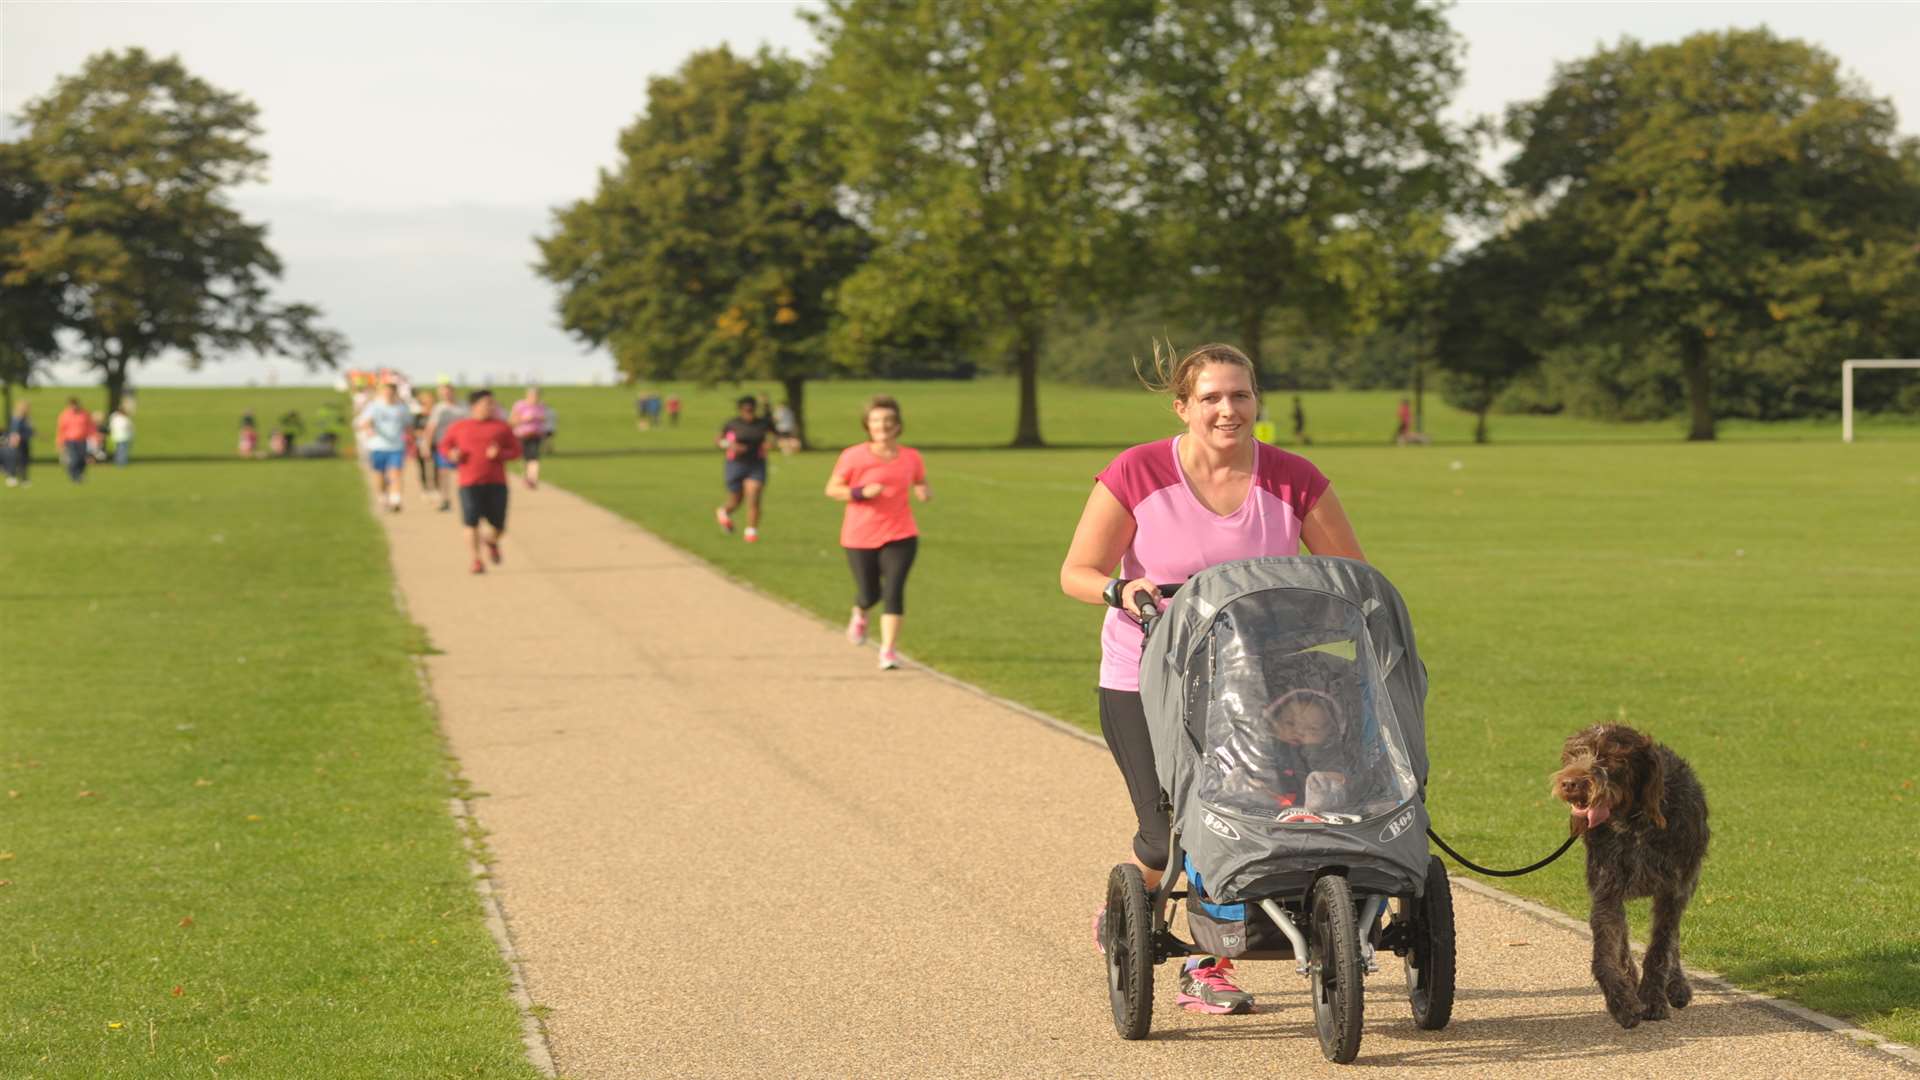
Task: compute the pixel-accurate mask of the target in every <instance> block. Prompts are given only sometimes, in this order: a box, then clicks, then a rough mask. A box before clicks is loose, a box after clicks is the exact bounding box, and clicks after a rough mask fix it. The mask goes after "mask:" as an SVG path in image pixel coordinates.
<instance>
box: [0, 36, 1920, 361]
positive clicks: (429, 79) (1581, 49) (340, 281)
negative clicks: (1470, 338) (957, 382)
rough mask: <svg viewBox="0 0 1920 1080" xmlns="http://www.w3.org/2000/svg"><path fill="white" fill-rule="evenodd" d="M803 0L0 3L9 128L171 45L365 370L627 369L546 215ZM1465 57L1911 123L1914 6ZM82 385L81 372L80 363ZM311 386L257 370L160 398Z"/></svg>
mask: <svg viewBox="0 0 1920 1080" xmlns="http://www.w3.org/2000/svg"><path fill="white" fill-rule="evenodd" d="M805 6H807V5H803V4H796V3H771V2H769V3H717V2H710V3H635V4H435V5H398V4H345V3H340V4H276V3H257V4H212V3H206V4H175V3H139V4H76V3H69V2H59V3H35V2H22V0H0V114H5V116H6V117H7V119H6V120H5V121H0V123H4V125H5V127H4V130H5V132H6V134H7V135H9V136H11V135H13V134H15V133H16V130H15V128H14V127H13V125H12V123H11V120H12V117H13V114H15V113H16V112H17V111H18V109H19V107H20V106H21V104H22V103H23V102H25V101H27V100H29V99H31V98H34V97H37V96H39V95H41V94H44V93H46V92H47V91H48V90H49V89H51V87H52V85H53V82H54V80H55V79H57V78H58V77H60V76H62V75H67V74H71V73H74V72H76V71H78V70H79V68H80V66H81V64H82V63H83V61H84V60H85V59H86V57H87V56H89V55H91V54H93V53H95V52H99V51H101V50H104V49H119V48H126V47H130V46H140V47H143V48H145V49H147V50H148V51H150V52H154V53H159V54H178V55H179V56H180V58H181V59H182V61H184V62H185V64H186V66H187V68H188V70H189V71H191V72H193V73H194V74H195V75H197V76H199V77H201V78H203V79H205V80H207V81H209V82H211V83H213V84H214V85H216V86H219V87H221V88H222V89H226V90H231V91H235V92H238V93H240V94H243V95H245V96H246V97H247V98H249V99H251V100H252V101H253V102H254V103H255V104H256V105H258V106H259V107H260V123H261V125H262V127H263V128H264V129H265V135H264V137H263V138H262V141H261V146H262V148H263V149H264V150H266V152H267V153H268V154H269V155H270V158H271V165H270V170H271V171H270V175H269V177H268V180H267V181H266V182H265V183H264V184H260V185H254V186H251V187H248V188H246V189H244V190H243V191H241V192H239V193H238V195H237V202H238V203H239V205H240V207H241V209H242V211H243V212H244V213H245V214H246V215H247V216H248V217H250V218H252V219H255V220H259V221H264V222H266V223H267V225H268V226H269V229H270V235H269V239H270V242H271V243H272V245H273V247H274V249H275V250H276V251H277V252H278V253H279V254H280V256H281V258H282V259H283V261H284V262H285V263H286V267H287V275H286V278H285V280H284V282H283V283H282V286H281V289H280V295H281V296H282V297H283V298H285V299H298V300H304V301H308V302H311V303H314V304H317V305H319V306H320V307H321V308H322V309H323V310H324V311H325V312H326V313H327V316H328V320H329V321H330V323H331V324H332V325H334V326H336V327H337V328H339V329H341V330H343V331H344V332H345V333H346V334H347V335H348V337H349V338H350V339H351V340H352V342H353V350H354V351H353V361H352V362H353V363H355V364H357V365H365V366H380V365H387V366H392V367H396V368H400V369H402V370H405V371H407V372H409V373H412V374H413V375H414V376H415V377H416V378H424V377H428V376H431V375H432V374H435V373H441V372H444V373H448V374H452V375H455V376H457V377H462V380H463V381H466V380H469V379H478V378H480V377H482V376H483V375H490V376H492V377H493V378H495V379H496V380H499V381H511V380H517V379H519V378H522V377H525V376H526V375H528V374H533V375H534V376H536V377H537V378H539V379H540V380H542V381H546V382H552V383H565V382H584V381H588V380H592V379H597V378H606V377H609V376H610V375H611V374H612V361H611V359H610V358H609V357H608V356H607V355H606V354H605V353H604V352H588V351H586V350H584V349H583V348H582V347H581V346H580V345H578V344H577V343H575V342H574V341H572V340H571V339H570V338H568V337H567V336H566V335H565V334H563V333H562V332H561V331H560V330H559V329H558V327H557V326H556V323H555V318H554V313H553V307H554V291H553V289H552V287H551V286H550V285H548V284H547V283H546V282H545V281H544V280H542V279H540V278H538V277H537V276H536V275H535V274H534V273H533V271H532V269H531V264H532V261H533V259H534V257H535V249H534V247H533V242H532V237H533V236H534V235H535V234H537V233H542V232H545V231H546V230H547V228H548V215H549V212H550V210H551V209H552V208H553V207H556V206H559V205H563V204H565V203H568V202H571V201H573V200H575V199H578V198H581V197H583V196H585V195H588V194H590V193H591V192H592V190H593V188H594V184H595V182H596V179H597V176H598V170H600V169H602V168H606V167H610V166H612V165H613V164H614V163H615V158H616V152H615V146H614V142H615V138H616V137H617V135H618V133H619V131H620V129H621V128H623V127H625V126H626V125H627V124H629V123H631V122H632V120H633V119H634V117H635V116H636V115H637V114H638V113H639V111H640V110H641V109H642V108H644V107H645V104H646V85H647V79H648V78H649V77H650V76H653V75H657V74H664V73H668V72H671V71H672V70H673V69H674V68H676V67H678V66H679V64H680V62H681V61H682V60H683V59H684V58H685V57H686V56H687V54H688V53H690V52H693V51H694V50H697V49H702V48H710V47H714V46H718V45H720V44H722V43H725V44H728V45H731V46H732V47H734V48H735V49H736V50H737V51H743V52H751V51H753V50H754V49H756V48H758V47H759V46H760V45H761V44H763V43H764V44H768V45H771V46H773V47H774V48H776V49H779V50H783V51H786V52H789V53H794V54H802V55H804V54H807V53H810V52H811V51H812V50H813V42H812V37H811V35H810V33H809V31H808V29H807V27H806V24H805V23H803V22H802V21H801V20H800V19H799V17H798V15H797V12H798V11H799V10H800V9H801V8H802V7H805ZM1451 20H1452V22H1453V24H1454V26H1455V27H1456V28H1457V29H1458V30H1459V31H1460V33H1461V34H1462V36H1463V37H1464V38H1465V40H1466V43H1467V60H1466V80H1465V85H1464V86H1463V88H1462V90H1461V95H1460V100H1459V102H1458V105H1457V111H1458V112H1459V113H1460V114H1462V115H1471V114H1482V113H1497V112H1499V111H1501V110H1502V109H1504V108H1505V107H1506V106H1507V105H1508V104H1510V103H1512V102H1515V101H1520V100H1525V99H1528V98H1532V97H1537V96H1538V95H1539V94H1540V93H1541V92H1543V91H1544V89H1545V88H1546V84H1547V80H1548V78H1549V76H1550V75H1551V74H1552V71H1553V66H1554V64H1556V63H1560V62H1565V61H1568V60H1573V59H1578V58H1580V57H1582V56H1585V55H1587V54H1589V53H1591V52H1592V51H1593V50H1594V48H1595V47H1596V46H1597V45H1600V44H1603V43H1607V44H1610V43H1612V42H1615V41H1617V40H1618V39H1619V38H1620V37H1622V36H1632V37H1635V38H1638V39H1640V40H1642V41H1646V42H1665V41H1673V40H1677V39H1679V38H1681V37H1684V36H1686V35H1687V34H1689V33H1693V32H1695V31H1698V30H1706V29H1724V28H1727V27H1732V26H1738V27H1751V26H1756V25H1761V24H1764V25H1767V26H1769V27H1771V28H1772V29H1773V30H1774V31H1775V32H1777V33H1779V34H1782V35H1785V36H1790V37H1797V38H1802V39H1805V40H1808V41H1811V42H1814V43H1816V44H1818V45H1820V46H1822V47H1824V48H1825V49H1826V50H1827V51H1829V52H1831V53H1833V54H1834V55H1836V56H1838V57H1839V58H1840V60H1841V62H1842V63H1843V64H1844V65H1845V66H1846V68H1847V69H1848V70H1849V71H1850V72H1851V73H1852V74H1854V75H1856V76H1858V77H1860V78H1861V79H1863V80H1864V81H1865V82H1866V84H1867V85H1868V86H1869V88H1871V90H1872V91H1873V92H1874V93H1875V94H1878V95H1881V96H1883V97H1887V98H1891V99H1892V101H1893V103H1894V106H1895V108H1896V109H1897V110H1898V111H1899V115H1900V127H1901V130H1902V131H1905V132H1908V133H1913V132H1915V131H1920V65H1916V64H1915V63H1914V62H1913V55H1914V45H1915V43H1916V42H1920V5H1915V4H1901V3H1844V2H1821V3H1774V4H1768V3H1757V2H1751V0H1748V2H1741V3H1724V4H1718V3H1493V2H1479V3H1474V2H1467V3H1461V4H1459V5H1458V6H1456V7H1455V8H1454V9H1453V11H1452V14H1451ZM64 373H66V374H73V373H74V372H73V370H72V369H67V371H66V372H64ZM269 378H277V379H278V380H280V381H282V382H299V381H309V380H311V379H312V378H313V377H312V376H309V375H307V374H306V373H304V372H303V371H302V370H301V369H300V368H299V367H298V366H296V365H291V364H287V363H284V362H280V363H272V362H267V361H261V360H256V359H254V358H251V357H235V358H232V359H229V360H225V361H221V362H219V363H217V364H212V365H209V366H208V367H207V368H206V369H205V370H203V371H202V372H199V373H190V372H187V371H186V370H185V369H184V368H182V367H181V366H179V365H177V364H173V363H170V362H165V361H162V362H157V363H155V364H153V365H150V366H149V367H148V368H146V369H145V370H144V371H142V372H141V373H139V374H137V375H136V381H138V382H141V383H145V384H148V385H163V384H177V383H195V384H203V385H213V384H230V383H243V382H247V381H251V380H262V381H264V380H266V379H269Z"/></svg>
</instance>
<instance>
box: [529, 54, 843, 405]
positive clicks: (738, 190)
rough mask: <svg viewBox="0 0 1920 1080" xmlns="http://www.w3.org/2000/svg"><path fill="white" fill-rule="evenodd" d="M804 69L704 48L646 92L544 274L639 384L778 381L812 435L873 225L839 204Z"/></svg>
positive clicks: (568, 212)
mask: <svg viewBox="0 0 1920 1080" xmlns="http://www.w3.org/2000/svg"><path fill="white" fill-rule="evenodd" d="M805 83H806V69H805V67H804V66H803V65H801V64H800V63H798V62H797V61H794V60H790V59H786V58H784V57H780V56H777V55H774V54H772V53H770V52H768V51H765V50H762V51H761V52H760V53H759V54H757V55H755V56H753V57H748V58H742V57H736V56H734V55H733V53H731V52H730V51H728V50H727V49H724V48H721V49H715V50H712V51H708V52H700V53H695V54H694V55H693V56H691V57H689V58H688V59H687V61H686V62H685V63H684V64H682V65H681V67H680V69H679V71H677V72H676V73H675V74H674V75H672V76H670V77H665V78H656V79H654V80H652V81H651V82H650V83H649V84H648V88H647V111H646V113H645V114H644V115H642V116H641V117H640V118H639V119H638V120H636V121H635V122H634V123H633V125H632V126H630V127H629V128H628V129H627V130H626V131H625V132H623V133H622V134H621V137H620V150H621V155H622V158H623V161H622V163H621V167H620V169H619V170H618V171H617V172H613V173H604V172H603V173H602V174H601V177H600V185H599V188H598V190H597V191H596V192H595V194H594V196H593V197H592V198H591V199H585V200H582V201H580V202H577V203H574V204H573V205H571V206H568V207H565V208H563V209H560V210H558V211H556V212H555V213H554V228H553V231H552V232H551V233H550V234H549V235H547V236H546V237H543V238H539V240H538V243H539V246H540V254H541V259H540V262H539V263H538V264H537V266H538V269H539V271H540V273H541V274H543V275H545V276H546V277H547V278H548V279H549V280H551V281H553V282H554V283H556V284H557V285H559V286H560V299H559V311H560V319H561V323H562V325H563V326H565V327H566V329H567V330H568V331H569V332H570V333H572V334H573V335H574V336H576V337H578V338H580V339H581V340H582V341H585V342H587V343H589V344H592V345H596V346H599V345H604V346H607V347H608V348H609V349H610V350H611V351H612V352H613V355H614V360H615V362H616V363H617V364H619V366H620V369H621V370H622V371H624V372H626V373H627V374H629V375H631V376H634V377H645V378H654V379H664V378H676V377H679V378H693V379H698V380H701V381H703V382H719V381H738V380H741V379H778V380H780V382H781V384H782V386H783V387H784V388H785V390H786V395H787V399H788V401H789V402H791V403H792V405H793V409H794V412H795V414H796V415H797V416H798V417H799V418H800V420H801V422H802V425H803V426H802V431H803V432H804V431H805V428H804V423H805V415H806V413H805V399H804V393H805V387H806V380H807V379H809V378H813V377H818V376H822V375H826V374H829V373H830V372H832V371H833V370H835V368H836V365H835V363H834V359H833V356H832V354H831V352H830V351H829V349H828V347H827V334H828V331H829V330H830V329H831V328H832V322H833V318H834V313H835V308H834V305H833V299H832V298H833V294H834V291H835V289H836V288H837V286H838V285H839V283H840V281H841V280H842V279H843V278H845V277H846V276H847V275H848V274H849V273H851V272H852V271H853V269H854V268H855V267H857V266H858V265H859V264H860V262H861V260H862V259H864V258H865V256H866V248H867V239H866V235H865V232H864V231H863V230H862V229H861V228H860V226H859V225H858V224H856V223H855V222H854V221H853V220H852V219H851V218H849V217H848V216H847V215H845V214H843V213H842V212H841V211H840V209H839V208H838V207H837V206H836V205H835V203H834V194H835V187H836V184H837V182H838V169H837V166H836V164H835V162H834V160H833V158H832V157H831V155H830V154H828V153H827V143H826V140H825V133H824V131H823V130H822V129H821V128H820V126H819V125H818V123H817V122H815V121H814V120H813V119H812V118H810V117H809V116H807V115H806V114H804V113H803V112H801V111H799V110H797V109H795V108H794V107H793V103H794V101H795V100H796V99H797V98H798V97H799V95H800V94H801V93H802V92H803V91H804V89H805Z"/></svg>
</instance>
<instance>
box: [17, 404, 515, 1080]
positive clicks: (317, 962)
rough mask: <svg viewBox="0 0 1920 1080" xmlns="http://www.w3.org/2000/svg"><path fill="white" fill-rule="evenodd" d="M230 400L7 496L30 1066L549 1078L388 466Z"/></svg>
mask: <svg viewBox="0 0 1920 1080" xmlns="http://www.w3.org/2000/svg"><path fill="white" fill-rule="evenodd" d="M272 396H273V397H274V399H275V400H278V401H284V402H287V403H301V404H308V405H310V404H311V403H314V402H318V401H320V400H322V399H323V397H325V396H328V395H323V394H319V393H317V392H301V391H279V392H276V393H275V394H274V395H272ZM258 398H259V400H260V401H262V402H265V401H267V400H268V395H267V394H260V395H258ZM36 399H37V400H36V406H35V407H36V411H42V410H44V412H45V414H46V415H43V416H42V426H43V427H51V426H52V425H51V420H52V416H51V413H52V412H53V411H54V410H53V409H52V408H51V407H50V406H51V405H52V404H53V402H54V398H53V396H52V395H47V394H40V395H36ZM230 400H233V397H231V396H229V395H225V394H198V393H188V392H179V393H166V392H160V391H156V392H154V393H153V394H151V395H150V397H149V401H148V402H147V403H146V408H144V409H143V410H142V412H141V413H140V415H139V422H140V429H139V433H138V436H137V438H136V441H135V447H136V450H137V451H142V452H146V453H149V454H151V455H153V456H155V457H163V458H164V457H176V456H187V455H194V454H201V453H206V454H214V455H219V456H218V457H217V458H216V459H214V460H206V461H193V462H177V463H157V464H156V463H151V462H150V463H147V464H137V465H136V466H135V467H134V468H131V469H127V470H124V471H118V470H114V469H111V468H96V469H94V470H92V471H91V473H90V475H89V479H88V481H87V483H86V484H85V485H84V486H82V487H74V486H72V485H70V484H69V483H68V482H67V480H66V478H65V476H64V475H62V474H61V472H60V471H59V469H58V468H56V467H54V466H53V465H52V463H51V462H50V461H49V462H46V463H42V464H41V465H40V466H39V467H38V468H37V470H36V473H35V476H34V478H33V479H34V482H33V485H32V486H31V487H29V488H23V489H17V490H0V629H3V630H4V634H3V638H0V639H3V640H4V648H3V649H0V795H3V796H4V797H0V882H4V884H0V924H4V925H5V927H6V932H5V933H4V935H0V1076H8V1077H27V1076H32V1077H73V1078H86V1080H96V1078H102V1077H129V1078H131V1077H140V1078H149V1077H188V1076H199V1077H207V1076H228V1075H231V1076H273V1077H290V1076H316V1077H317V1076H325V1077H395V1076H408V1077H428V1076H436V1077H453V1076H462V1077H465V1076H487V1077H532V1076H536V1075H537V1074H536V1073H535V1071H534V1070H533V1069H532V1067H531V1066H530V1065H528V1064H527V1062H526V1059H525V1056H524V1051H523V1049H522V1047H521V1045H520V1040H519V1026H518V1018H517V1016H516V1014H515V1012H514V1009H513V1006H512V1003H511V1002H510V1000H509V999H508V997H507V991H506V985H507V984H506V970H505V965H504V964H503V963H502V961H501V959H500V956H499V953H498V951H497V950H496V949H495V947H494V943H493V941H492V939H491V938H490V937H489V936H488V934H487V932H486V930H485V928H484V925H483V924H482V922H481V917H480V910H479V903H478V901H477V899H476V897H475V894H474V889H473V884H472V880H471V876H470V874H469V872H468V868H467V863H466V856H465V855H464V853H463V851H462V848H461V843H460V837H459V830H458V827H457V826H456V824H455V822H454V820H453V819H452V818H451V817H450V815H449V814H448V810H447V799H448V796H449V794H450V793H451V792H452V791H453V790H454V780H453V773H452V765H451V763H450V762H449V761H448V760H447V758H446V756H445V751H444V747H443V744H442V742H441V739H440V736H439V733H438V731H437V730H436V728H435V725H434V720H433V715H432V712H431V710H430V708H429V707H428V705H427V703H426V702H425V701H424V700H423V696H422V693H421V690H420V687H419V685H418V683H417V682H416V679H415V675H414V666H413V659H412V656H413V654H415V653H417V652H418V651H419V650H420V649H421V647H422V642H421V641H420V639H419V636H418V631H417V630H416V629H415V628H414V627H413V626H412V624H411V623H409V622H407V621H406V620H405V619H404V618H403V617H402V616H401V615H400V613H399V612H398V611H397V610H396V608H395V605H394V600H393V594H392V578H391V575H390V572H389V570H388V566H387V558H386V547H385V544H384V541H383V540H382V539H381V536H380V532H379V529H378V527H377V526H376V524H375V523H374V521H373V520H372V518H371V516H370V515H369V514H368V513H367V512H366V510H365V497H364V488H363V487H362V486H361V479H360V477H359V475H358V474H357V473H356V472H355V470H353V469H352V468H351V467H350V466H348V465H347V464H346V463H344V462H331V463H328V462H305V461H296V462H238V461H232V460H230V459H229V456H230V455H231V454H232V445H233V429H234V426H235V421H236V420H237V417H238V413H239V409H238V408H230V407H229V406H228V404H227V402H228V401H230ZM42 402H44V404H42ZM282 407H283V408H284V407H285V406H282ZM276 415H277V414H276ZM44 445H46V444H45V443H43V446H44Z"/></svg>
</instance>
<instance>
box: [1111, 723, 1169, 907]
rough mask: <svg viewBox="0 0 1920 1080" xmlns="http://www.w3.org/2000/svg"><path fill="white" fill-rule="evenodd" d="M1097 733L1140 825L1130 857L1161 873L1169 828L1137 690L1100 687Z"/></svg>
mask: <svg viewBox="0 0 1920 1080" xmlns="http://www.w3.org/2000/svg"><path fill="white" fill-rule="evenodd" d="M1100 734H1102V735H1104V736H1106V739H1107V749H1108V750H1111V751H1112V752H1113V761H1114V764H1116V765H1118V766H1120V775H1121V776H1122V777H1124V778H1125V779H1126V781H1127V797H1128V798H1129V799H1132V800H1133V816H1134V819H1135V820H1136V821H1138V822H1139V823H1140V827H1139V830H1138V831H1137V832H1135V833H1134V834H1133V854H1134V855H1135V857H1137V858H1138V859H1139V860H1140V862H1141V863H1142V864H1143V865H1145V866H1150V867H1152V868H1154V869H1155V870H1165V869H1166V868H1167V854H1168V851H1167V849H1168V847H1169V846H1170V845H1171V843H1172V833H1173V828H1172V824H1171V821H1170V820H1169V818H1168V817H1167V811H1166V810H1163V809H1161V806H1160V776H1159V774H1158V773H1156V772H1154V769H1153V738H1152V737H1151V736H1149V735H1148V734H1147V710H1146V706H1144V705H1142V704H1141V703H1140V692H1139V691H1137V690H1109V689H1107V688H1106V687H1104V686H1103V687H1101V688H1100Z"/></svg>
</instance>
